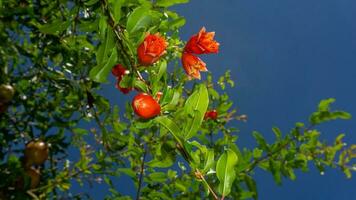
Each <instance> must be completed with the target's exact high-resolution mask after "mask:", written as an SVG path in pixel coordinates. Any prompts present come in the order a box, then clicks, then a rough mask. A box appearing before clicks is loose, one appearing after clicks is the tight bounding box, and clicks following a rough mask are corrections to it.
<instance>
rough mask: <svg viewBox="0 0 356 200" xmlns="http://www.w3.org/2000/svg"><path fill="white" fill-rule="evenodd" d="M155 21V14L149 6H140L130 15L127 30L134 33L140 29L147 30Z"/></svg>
mask: <svg viewBox="0 0 356 200" xmlns="http://www.w3.org/2000/svg"><path fill="white" fill-rule="evenodd" d="M152 21H153V16H152V15H151V11H150V9H149V8H147V7H145V6H140V7H138V8H136V9H135V10H134V11H133V12H132V13H131V14H130V15H129V17H128V19H127V23H126V30H127V31H128V32H129V33H130V34H132V33H134V32H137V31H139V30H142V29H144V30H146V29H147V28H149V27H150V25H151V24H152Z"/></svg>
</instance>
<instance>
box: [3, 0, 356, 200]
mask: <svg viewBox="0 0 356 200" xmlns="http://www.w3.org/2000/svg"><path fill="white" fill-rule="evenodd" d="M187 2H188V0H157V1H148V0H123V1H121V0H120V1H117V0H84V1H72V0H61V1H49V0H43V1H25V0H21V1H15V0H9V1H0V19H1V20H0V39H1V41H2V44H1V46H0V66H1V67H0V84H10V85H12V87H13V88H14V89H15V94H14V97H13V99H11V101H10V102H6V104H5V106H7V107H8V108H7V110H6V109H5V111H4V112H2V111H1V113H0V178H1V180H2V181H1V182H0V199H8V198H10V196H11V195H12V196H13V197H11V198H13V199H36V198H37V199H69V198H73V199H89V198H90V197H89V196H88V194H87V191H82V192H80V193H79V194H72V196H69V195H67V194H68V193H69V192H71V193H73V191H72V185H73V183H75V182H76V183H78V184H79V185H81V186H83V185H84V184H86V183H89V184H91V185H94V187H95V185H96V184H97V183H101V182H103V183H104V184H106V185H107V188H108V191H109V192H108V194H106V197H105V199H132V198H134V197H130V196H127V195H123V193H125V194H126V193H127V191H124V189H123V188H122V187H117V186H116V185H115V184H113V183H115V181H118V180H120V178H122V177H126V178H129V179H130V180H131V181H132V184H127V187H128V186H129V185H133V186H134V187H136V189H137V192H136V196H137V198H140V199H208V198H214V199H220V198H222V197H223V198H224V197H226V199H227V198H229V199H249V198H253V199H257V198H258V192H257V185H256V182H255V180H254V178H255V177H254V176H255V175H254V170H255V169H256V168H261V169H263V170H265V171H268V172H269V173H271V175H272V177H273V178H274V180H275V181H276V183H278V184H281V183H282V180H284V179H283V178H288V179H291V180H294V179H296V178H297V177H296V175H295V171H296V170H302V171H307V170H308V169H309V167H310V166H311V165H310V163H313V164H314V165H315V167H317V169H319V170H320V172H321V173H324V170H325V169H326V168H327V167H332V168H340V169H341V171H342V172H343V173H345V175H346V177H349V178H350V177H351V176H352V172H353V171H355V167H356V166H355V164H354V159H355V158H356V153H355V152H356V145H354V144H351V145H350V146H346V145H345V143H344V141H343V140H344V137H345V134H340V135H339V136H337V137H336V139H335V141H334V142H333V143H332V144H329V143H326V142H323V141H322V133H321V132H320V131H319V130H318V129H316V128H317V127H316V125H321V124H323V123H326V122H328V121H331V120H336V119H350V118H351V115H350V114H349V113H347V112H345V111H338V110H337V111H332V110H331V109H330V105H331V103H333V102H334V101H335V100H334V99H326V100H322V101H321V102H320V104H319V107H318V110H317V111H316V112H314V113H313V114H312V115H311V116H310V118H309V122H310V125H309V124H307V125H305V124H303V123H300V122H299V123H296V125H295V127H294V128H292V129H291V130H290V132H286V133H285V132H282V131H281V130H280V129H279V128H277V127H273V129H272V131H273V133H274V134H275V140H274V141H269V142H267V141H266V139H265V136H264V135H263V134H262V133H259V132H257V131H255V132H253V133H252V136H253V137H254V138H255V139H256V143H257V145H256V147H255V148H252V149H247V148H244V147H239V146H237V145H236V141H237V139H238V134H239V133H238V129H237V128H235V127H233V125H234V124H239V123H240V122H241V121H246V120H247V116H246V115H243V114H241V113H238V112H237V108H236V107H235V105H234V104H233V102H232V101H231V100H230V99H229V95H228V94H227V93H226V88H227V87H234V86H235V83H234V81H233V80H232V79H231V74H230V72H229V71H227V72H225V73H223V74H222V75H221V77H213V76H212V74H209V73H208V75H207V78H206V80H204V81H189V80H188V78H187V77H186V75H185V74H184V72H183V70H182V67H181V66H180V64H178V63H179V62H180V59H181V53H182V50H183V48H184V44H185V43H186V42H185V41H182V40H181V39H180V38H179V34H178V33H179V28H180V27H182V26H183V25H184V24H185V19H184V18H183V17H181V16H179V15H178V14H177V13H175V12H174V11H172V10H169V9H170V6H173V5H177V4H182V3H187ZM147 32H150V33H152V34H154V33H160V35H161V36H162V37H164V38H165V39H166V41H167V43H168V44H169V45H168V47H167V49H166V52H165V54H164V56H163V57H161V58H160V59H159V61H157V62H156V63H155V64H153V65H151V66H145V67H144V66H140V64H139V63H138V59H137V50H136V48H137V47H138V45H139V44H140V43H141V42H142V41H143V39H144V37H145V36H146V34H147ZM115 64H122V65H124V66H125V67H126V68H127V69H128V70H129V72H130V73H129V74H126V75H125V76H124V77H123V78H122V80H121V81H120V83H119V86H121V87H123V88H135V90H138V91H139V92H145V93H148V94H149V95H151V96H154V97H156V96H157V93H158V92H162V96H161V98H160V100H159V104H160V105H161V113H160V114H159V116H156V117H154V118H151V119H141V118H139V117H137V116H136V115H135V114H134V112H133V108H132V106H131V102H130V101H128V102H125V99H126V98H120V99H118V100H115V102H120V103H119V106H117V105H115V106H114V105H111V104H110V103H109V101H108V99H107V98H108V97H105V96H102V95H101V94H102V92H101V86H102V85H101V84H102V83H108V80H110V79H109V78H108V77H109V76H110V72H111V69H112V67H113V66H114V65H115ZM110 84H111V85H112V87H115V86H114V85H115V84H116V83H110ZM118 92H119V91H118ZM131 92H132V93H137V91H131ZM233 105H234V107H233ZM0 106H3V102H2V99H0ZM1 108H2V107H1ZM209 110H216V111H217V113H218V117H217V119H207V118H204V116H205V113H206V111H209ZM37 138H40V139H42V140H44V141H45V142H46V143H49V144H50V149H49V152H50V153H49V157H48V160H47V161H46V163H45V164H43V165H39V166H32V167H35V168H36V169H37V170H40V172H41V173H40V184H39V185H38V186H36V187H35V188H31V184H30V183H31V178H30V177H29V176H28V172H26V170H27V169H28V166H26V159H25V158H24V153H23V152H24V148H25V144H26V143H27V142H28V141H31V140H33V139H37ZM70 154H73V155H70ZM23 177H25V178H23Z"/></svg>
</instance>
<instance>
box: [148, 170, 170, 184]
mask: <svg viewBox="0 0 356 200" xmlns="http://www.w3.org/2000/svg"><path fill="white" fill-rule="evenodd" d="M148 178H149V179H151V180H152V181H154V182H165V181H166V179H167V174H166V173H163V172H153V173H151V174H149V175H148Z"/></svg>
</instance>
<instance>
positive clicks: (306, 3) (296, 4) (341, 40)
mask: <svg viewBox="0 0 356 200" xmlns="http://www.w3.org/2000/svg"><path fill="white" fill-rule="evenodd" d="M175 9H176V10H177V11H178V13H180V14H181V15H183V16H185V17H186V18H187V24H186V25H185V27H184V28H183V29H182V30H181V36H182V38H183V39H188V38H189V36H190V35H191V34H194V33H195V32H197V31H198V30H199V29H200V27H202V26H205V27H206V28H207V29H208V30H211V31H215V32H216V39H217V40H218V41H219V42H220V43H221V51H220V53H219V54H218V55H213V56H209V57H207V58H204V60H205V61H206V63H207V66H208V68H209V70H210V71H212V72H213V74H216V75H221V74H222V73H223V71H224V70H226V69H230V70H231V71H232V77H233V79H235V80H236V83H237V87H236V88H234V89H232V90H230V91H229V92H230V94H231V95H232V99H233V100H234V101H235V102H236V105H235V106H237V107H238V109H239V111H240V112H241V113H246V114H247V115H248V116H249V121H248V122H247V123H245V124H241V125H238V127H239V128H240V130H241V132H240V134H239V137H240V139H239V141H238V144H239V147H244V146H246V147H251V146H253V145H254V144H255V143H254V141H253V139H252V136H251V132H252V131H253V130H258V131H260V132H262V133H263V135H264V136H265V137H267V139H269V141H272V138H273V133H272V132H271V127H272V126H278V127H280V128H281V129H282V130H283V131H285V132H286V131H288V130H289V129H290V128H291V127H293V125H294V123H295V122H297V121H304V122H305V121H306V120H307V117H308V116H309V114H310V113H311V112H313V111H314V109H315V107H316V105H317V103H318V102H319V100H321V99H323V98H328V97H334V98H336V99H337V101H336V103H335V105H334V107H335V108H340V109H345V110H347V111H349V112H350V113H351V114H353V115H354V116H355V117H354V118H353V119H352V120H349V121H336V122H332V123H329V124H327V125H326V126H322V127H320V129H321V130H322V136H321V137H322V139H323V140H325V141H330V142H332V140H333V138H335V137H336V136H337V134H339V133H346V134H347V136H346V141H347V143H349V144H351V143H353V144H355V143H356V123H355V120H356V104H355V102H356V93H355V89H354V86H355V85H356V23H355V19H356V12H355V11H356V1H353V0H323V1H321V0H319V1H315V0H299V1H291V0H269V1H265V0H252V1H251V0H220V1H217V0H204V1H198V0H193V1H191V3H190V4H186V5H180V6H177V7H175ZM254 177H255V178H256V180H257V184H258V190H259V196H260V199H261V200H266V199H273V200H279V199H281V200H282V199H283V200H284V199H288V200H294V199H295V200H299V199H304V200H315V199H323V200H334V199H335V200H336V199H337V200H351V199H356V191H355V185H356V179H353V180H352V179H351V180H348V179H346V178H345V176H344V175H343V174H342V172H340V171H339V170H337V169H327V170H326V172H325V175H323V176H321V175H320V174H319V172H318V171H317V170H315V168H313V167H312V168H311V170H310V172H309V173H297V180H295V181H290V180H285V181H283V185H282V186H277V185H276V184H275V183H274V182H273V178H272V176H271V175H270V174H268V173H267V172H263V171H257V173H256V174H255V176H254Z"/></svg>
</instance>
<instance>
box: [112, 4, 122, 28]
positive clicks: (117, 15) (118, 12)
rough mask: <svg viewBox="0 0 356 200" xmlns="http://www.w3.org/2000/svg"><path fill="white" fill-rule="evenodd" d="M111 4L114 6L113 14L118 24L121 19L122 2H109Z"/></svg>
mask: <svg viewBox="0 0 356 200" xmlns="http://www.w3.org/2000/svg"><path fill="white" fill-rule="evenodd" d="M109 3H110V4H111V6H112V9H111V10H112V11H111V13H112V14H113V17H114V20H115V24H118V23H119V21H120V19H121V7H122V1H117V0H109Z"/></svg>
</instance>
